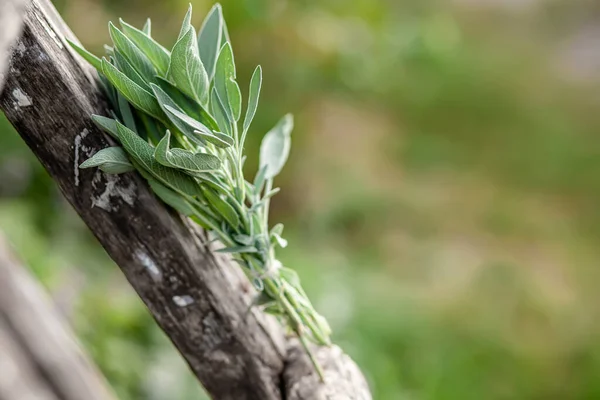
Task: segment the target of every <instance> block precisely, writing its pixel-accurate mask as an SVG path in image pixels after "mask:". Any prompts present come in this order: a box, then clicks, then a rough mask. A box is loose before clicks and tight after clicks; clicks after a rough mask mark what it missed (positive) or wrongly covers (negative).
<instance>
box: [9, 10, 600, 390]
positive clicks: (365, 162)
mask: <svg viewBox="0 0 600 400" xmlns="http://www.w3.org/2000/svg"><path fill="white" fill-rule="evenodd" d="M56 4H57V7H58V8H59V9H60V11H61V13H62V14H63V15H64V17H65V19H66V20H67V22H68V23H69V25H70V26H71V28H72V29H73V31H74V32H75V33H76V34H77V35H78V36H79V38H80V39H81V41H82V42H83V43H84V45H86V47H88V48H89V49H91V50H93V51H95V52H97V53H98V52H100V51H101V46H102V44H103V43H105V42H107V41H108V33H107V29H106V24H107V21H108V20H113V21H114V20H116V19H117V18H118V17H119V16H122V17H123V18H124V19H126V20H127V21H131V22H133V23H136V24H137V25H141V24H142V23H143V20H144V18H145V17H146V16H150V17H152V19H153V33H154V35H155V36H158V38H159V39H160V40H161V41H166V42H167V43H172V42H173V41H174V39H175V35H176V34H177V32H178V21H179V20H180V19H181V17H182V15H183V14H184V12H185V10H186V4H187V3H186V2H184V1H182V0H178V1H171V2H157V1H153V2H150V1H139V0H137V1H132V2H120V1H116V0H104V1H100V0H60V1H56ZM211 5H212V4H211V3H209V2H196V3H194V11H195V13H196V14H195V16H194V22H195V24H196V25H198V23H199V21H201V19H202V16H203V14H204V13H205V12H206V11H207V10H208V9H209V8H210V6H211ZM223 6H224V12H225V16H226V19H227V21H228V24H229V29H230V32H231V35H232V41H233V45H234V48H235V52H236V63H237V64H238V73H239V81H240V82H241V86H242V89H243V90H244V89H245V87H246V85H244V84H243V82H248V80H249V78H250V74H251V73H252V70H253V67H254V66H255V65H256V64H258V63H260V64H262V66H263V68H264V77H265V81H264V85H263V95H262V100H261V107H260V108H259V111H258V114H257V118H256V120H255V124H254V129H253V131H252V132H251V137H250V139H249V140H250V143H249V144H248V146H249V147H252V148H251V149H249V150H250V151H249V154H256V153H257V146H258V143H259V141H260V137H261V136H262V135H261V133H262V132H266V130H268V129H269V128H270V126H272V125H273V123H274V122H275V121H276V118H277V117H278V116H279V115H282V114H284V113H285V112H288V111H292V112H294V113H295V115H296V121H297V124H296V125H297V128H296V130H295V132H294V135H293V140H294V150H293V151H292V154H291V159H290V164H291V165H289V166H288V167H287V168H286V170H284V173H283V176H282V177H280V178H279V180H278V184H279V185H280V186H281V187H282V192H281V194H279V195H278V196H277V197H276V198H275V200H274V202H273V203H274V204H273V212H274V213H276V215H275V216H274V218H276V219H279V220H283V221H284V222H285V223H286V232H287V237H288V239H289V240H290V246H289V247H288V248H287V249H286V250H285V251H284V252H283V254H282V257H281V258H282V261H283V262H284V263H285V264H287V265H290V266H292V267H293V268H297V269H299V270H300V274H301V277H302V279H303V282H304V283H305V285H306V287H307V289H308V292H309V294H310V295H311V297H312V298H314V299H315V300H316V303H317V307H318V308H319V309H320V310H322V311H323V313H324V314H325V315H326V316H327V318H328V320H329V321H330V322H331V323H332V325H333V328H334V340H335V341H336V342H337V343H338V344H340V345H341V346H342V347H343V348H344V349H345V350H346V351H347V352H349V353H350V354H351V355H352V356H353V357H354V358H355V359H356V360H357V361H358V363H359V364H360V365H361V367H362V368H363V370H364V371H365V372H366V374H367V375H368V378H369V381H370V383H371V386H372V389H373V392H374V396H375V398H376V399H382V400H392V399H393V400H397V399H481V398H485V399H515V398H518V399H548V398H560V399H592V398H598V397H600V383H599V381H598V380H597V377H598V375H599V374H600V345H599V342H598V341H597V340H596V338H597V337H598V335H599V334H600V324H599V322H598V321H600V319H599V318H597V317H598V316H599V315H600V307H599V306H598V305H600V301H599V300H600V298H599V295H598V294H597V293H598V291H597V289H596V287H597V285H598V284H600V271H599V270H598V268H597V265H598V263H599V261H600V250H599V249H598V247H597V245H596V244H597V242H598V239H600V229H599V228H598V227H599V226H600V207H598V204H599V202H600V157H599V156H600V143H599V141H600V136H598V131H599V128H600V113H598V112H597V108H598V106H599V104H598V98H597V93H598V90H597V89H598V75H599V74H598V71H600V68H598V67H599V66H600V52H598V50H597V46H596V45H595V44H596V43H597V42H598V40H600V30H598V29H597V28H595V26H597V22H598V5H597V4H596V3H595V2H593V1H586V0H582V1H571V2H562V1H558V0H537V1H534V0H529V1H500V0H455V1H453V2H439V1H420V2H410V1H391V0H388V1H383V0H381V1H370V0H369V1H367V0H357V1H352V2H348V1H340V0H323V1H320V2H308V1H302V0H297V1H290V0H288V1H279V0H277V1H276V0H242V1H239V0H238V1H233V0H228V1H224V3H223ZM1 124H2V125H0V132H1V134H0V176H1V177H2V179H0V196H1V197H0V227H1V228H2V229H3V230H5V231H6V232H7V235H8V236H9V239H10V240H11V241H12V242H13V244H14V246H15V247H16V249H17V250H18V252H19V253H20V254H22V256H23V257H24V259H25V261H27V262H28V263H29V264H30V265H31V268H32V269H33V270H34V271H35V273H36V274H37V275H38V276H39V278H40V279H41V280H42V281H43V282H44V283H45V284H46V285H47V286H48V288H49V289H50V290H51V292H52V293H53V294H54V296H55V299H56V301H57V303H58V304H59V306H60V307H61V309H63V310H64V312H65V313H67V315H69V316H70V318H71V321H72V322H73V325H74V326H75V328H76V330H77V332H78V333H79V335H80V337H81V339H82V341H83V342H84V343H85V345H86V346H87V348H88V350H89V351H90V353H91V354H92V355H93V356H94V358H95V360H96V361H97V362H98V364H99V365H100V366H101V368H102V370H103V371H104V373H105V374H106V375H107V377H108V378H109V380H110V381H111V383H112V385H113V386H114V388H115V390H116V391H117V393H118V395H119V396H120V398H122V399H140V398H144V399H167V398H168V399H192V398H194V399H196V398H199V396H201V394H200V391H199V389H198V388H197V386H196V385H195V383H194V381H193V378H192V377H191V376H190V374H189V373H187V372H186V367H185V365H184V364H183V362H182V361H181V360H179V359H178V358H177V356H176V354H175V353H174V351H173V350H172V349H171V347H170V345H169V344H168V343H167V340H166V339H165V338H164V336H163V335H162V334H161V333H160V332H159V330H158V328H157V327H156V326H155V324H154V323H153V321H152V320H151V319H150V317H149V316H148V314H147V312H146V310H145V309H144V308H143V305H142V304H141V302H140V301H139V300H138V299H137V297H136V296H135V295H134V294H133V292H132V290H131V289H130V288H129V287H128V285H127V284H126V282H125V281H124V279H123V277H122V276H121V275H120V273H119V272H118V269H117V268H116V267H115V266H114V265H113V264H112V263H111V262H110V261H109V260H108V258H107V256H106V255H105V254H104V253H103V252H102V251H101V249H99V248H98V245H97V243H96V242H95V241H94V240H93V238H92V237H91V235H90V234H89V233H87V231H86V229H85V227H84V226H82V224H81V223H80V222H79V221H78V219H77V217H76V216H75V215H74V214H73V212H72V211H71V210H70V208H69V207H68V205H67V204H65V202H64V201H63V200H62V198H61V196H60V194H59V193H58V191H57V190H56V188H55V186H54V185H53V184H52V183H51V181H50V180H49V179H48V177H47V175H46V173H45V172H44V171H43V169H42V168H41V167H40V166H39V165H38V163H37V162H36V160H35V159H34V158H33V156H32V155H31V153H30V152H29V151H28V150H27V148H26V147H25V145H24V144H23V143H22V142H21V141H20V139H19V138H18V136H17V135H16V134H15V133H14V132H13V131H12V130H11V129H10V128H9V127H8V125H7V124H6V123H5V122H1ZM256 163H257V160H255V159H250V160H248V165H247V167H248V168H249V169H250V170H254V169H255V167H256ZM326 289H327V290H326Z"/></svg>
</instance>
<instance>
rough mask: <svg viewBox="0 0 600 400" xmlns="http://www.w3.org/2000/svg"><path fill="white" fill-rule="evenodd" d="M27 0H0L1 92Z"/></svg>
mask: <svg viewBox="0 0 600 400" xmlns="http://www.w3.org/2000/svg"><path fill="white" fill-rule="evenodd" d="M26 3H27V0H0V93H2V85H3V84H4V77H5V76H6V67H7V66H8V62H7V61H8V58H9V55H10V52H12V49H11V47H12V45H13V44H14V43H15V40H16V39H17V37H18V36H19V34H20V33H21V26H22V25H23V13H24V11H25V5H26Z"/></svg>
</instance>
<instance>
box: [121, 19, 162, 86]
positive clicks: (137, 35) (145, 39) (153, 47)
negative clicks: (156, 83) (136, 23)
mask: <svg viewBox="0 0 600 400" xmlns="http://www.w3.org/2000/svg"><path fill="white" fill-rule="evenodd" d="M119 22H120V23H121V27H122V28H123V32H124V33H125V35H126V36H127V37H128V38H129V39H131V41H132V42H133V43H135V44H136V45H137V46H138V47H139V48H140V50H142V51H143V52H144V54H145V55H146V57H148V58H149V59H150V62H152V64H153V65H154V66H155V67H156V69H157V70H158V71H159V72H160V74H161V75H163V76H164V75H166V73H167V70H168V69H169V59H170V54H169V51H168V50H167V49H165V48H164V47H163V46H161V45H160V44H159V43H158V42H157V41H156V40H154V39H152V38H151V37H150V36H148V35H147V34H145V33H144V32H142V31H140V30H139V29H137V28H135V27H133V26H131V25H129V24H128V23H127V22H125V21H123V20H122V19H119Z"/></svg>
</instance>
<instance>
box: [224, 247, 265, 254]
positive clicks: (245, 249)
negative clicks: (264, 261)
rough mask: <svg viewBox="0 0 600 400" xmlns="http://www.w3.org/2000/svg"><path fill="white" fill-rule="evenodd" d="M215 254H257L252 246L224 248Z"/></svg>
mask: <svg viewBox="0 0 600 400" xmlns="http://www.w3.org/2000/svg"><path fill="white" fill-rule="evenodd" d="M216 252H217V253H258V250H257V249H256V247H254V246H234V247H224V248H222V249H218V250H216Z"/></svg>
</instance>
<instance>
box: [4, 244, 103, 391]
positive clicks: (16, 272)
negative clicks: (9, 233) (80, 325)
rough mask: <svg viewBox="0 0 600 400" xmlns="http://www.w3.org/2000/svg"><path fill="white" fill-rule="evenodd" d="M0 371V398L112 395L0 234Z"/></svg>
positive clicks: (41, 290) (50, 302) (42, 292)
mask: <svg viewBox="0 0 600 400" xmlns="http://www.w3.org/2000/svg"><path fill="white" fill-rule="evenodd" d="M0 371H2V373H1V374H0V399H5V400H34V399H35V400H81V399H86V400H113V399H115V397H114V396H113V395H112V393H111V391H110V390H109V389H108V385H107V384H106V382H105V380H104V378H103V377H102V376H101V375H100V374H99V373H98V371H97V370H96V368H95V366H94V364H92V363H91V362H90V360H89V359H88V357H87V356H86V355H85V354H84V353H83V352H82V351H81V348H80V346H79V344H78V343H77V341H76V339H75V336H74V335H73V333H72V332H71V330H70V329H69V327H68V324H67V323H66V322H65V321H64V320H63V318H62V316H61V315H60V314H59V313H58V312H57V311H56V310H55V309H54V307H53V306H52V300H51V299H50V298H49V297H48V296H47V294H46V293H45V291H44V289H43V288H42V287H41V286H40V285H39V284H38V283H37V282H36V281H35V279H34V278H33V277H32V276H31V275H30V274H29V273H28V271H27V270H26V269H25V268H24V267H23V265H22V264H21V263H20V262H19V261H18V260H17V258H16V257H14V256H13V255H12V254H11V252H10V251H9V248H8V245H7V243H6V242H5V241H4V240H3V238H2V237H1V236H0Z"/></svg>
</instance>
